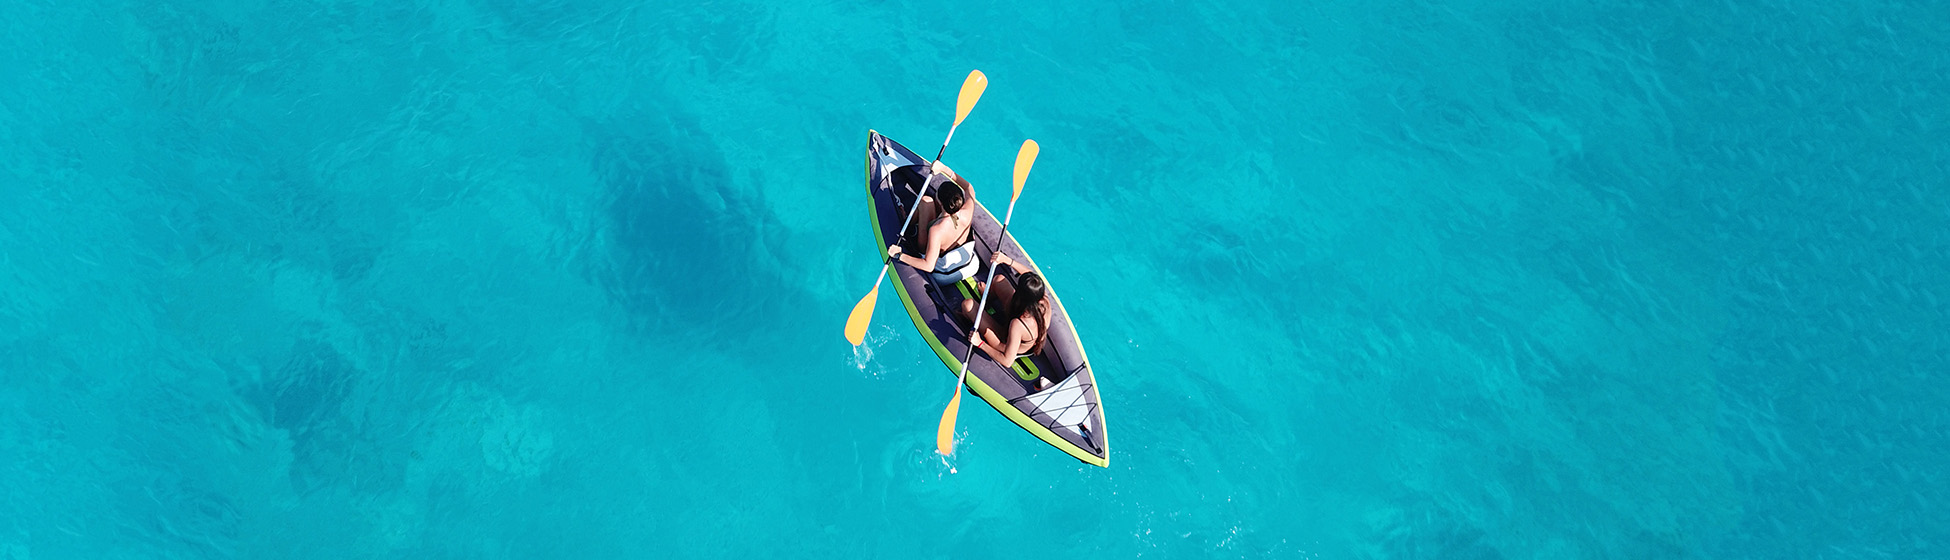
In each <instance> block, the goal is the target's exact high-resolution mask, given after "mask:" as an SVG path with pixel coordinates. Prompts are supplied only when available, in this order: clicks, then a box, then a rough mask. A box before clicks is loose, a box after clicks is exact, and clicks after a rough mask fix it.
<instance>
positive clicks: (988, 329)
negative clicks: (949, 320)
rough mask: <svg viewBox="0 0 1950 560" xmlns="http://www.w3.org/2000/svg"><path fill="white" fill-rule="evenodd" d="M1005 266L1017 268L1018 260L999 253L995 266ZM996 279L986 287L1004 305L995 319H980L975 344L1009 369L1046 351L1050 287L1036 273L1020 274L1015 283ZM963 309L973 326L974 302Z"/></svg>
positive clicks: (983, 317)
mask: <svg viewBox="0 0 1950 560" xmlns="http://www.w3.org/2000/svg"><path fill="white" fill-rule="evenodd" d="M1005 265H1006V266H1008V267H1009V268H1010V269H1011V270H1015V269H1016V262H1015V260H1014V259H1011V258H1009V256H1008V255H1006V254H1002V253H997V254H996V255H995V266H997V267H1001V266H1005ZM996 279H997V280H998V281H997V282H995V283H994V285H993V286H987V287H985V288H986V289H988V290H990V292H989V293H990V296H991V300H992V301H996V302H1003V303H1002V306H1001V309H999V310H998V311H999V312H998V313H996V314H995V315H994V316H988V315H983V316H981V317H979V319H980V321H981V322H980V323H979V328H977V329H976V337H975V341H974V343H975V345H976V346H978V347H981V348H982V351H983V352H984V353H987V354H988V355H989V357H990V358H992V359H994V360H995V361H996V363H999V364H1003V366H1004V367H1008V365H1009V364H1010V363H1011V362H1014V361H1015V360H1016V358H1017V357H1020V356H1033V355H1035V354H1037V353H1039V352H1042V350H1043V343H1044V342H1045V341H1047V340H1049V323H1050V305H1049V300H1048V294H1047V291H1048V286H1046V285H1045V283H1044V281H1043V276H1042V275H1041V274H1037V273H1036V272H1035V271H1020V272H1019V273H1018V274H1016V275H1015V278H1014V280H1010V279H1008V278H1006V277H999V276H998V277H997V278H996ZM961 308H962V309H961V311H962V317H963V318H965V319H968V320H969V321H970V322H971V323H974V322H975V321H976V320H977V317H975V302H974V301H970V300H964V301H963V302H962V305H961ZM1004 321H1006V322H1004Z"/></svg>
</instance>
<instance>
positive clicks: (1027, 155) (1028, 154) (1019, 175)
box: [1009, 140, 1043, 204]
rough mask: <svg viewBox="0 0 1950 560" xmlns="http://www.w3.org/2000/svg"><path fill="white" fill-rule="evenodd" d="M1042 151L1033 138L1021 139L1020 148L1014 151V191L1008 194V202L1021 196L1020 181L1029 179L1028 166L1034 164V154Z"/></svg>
mask: <svg viewBox="0 0 1950 560" xmlns="http://www.w3.org/2000/svg"><path fill="white" fill-rule="evenodd" d="M1042 151H1043V148H1042V147H1041V146H1037V145H1036V141H1035V140H1023V141H1022V149H1021V150H1018V151H1017V152H1016V193H1015V194H1012V195H1009V203H1010V204H1014V203H1015V202H1016V199H1018V198H1022V182H1023V181H1027V180H1029V168H1031V167H1035V166H1036V154H1037V153H1039V152H1042Z"/></svg>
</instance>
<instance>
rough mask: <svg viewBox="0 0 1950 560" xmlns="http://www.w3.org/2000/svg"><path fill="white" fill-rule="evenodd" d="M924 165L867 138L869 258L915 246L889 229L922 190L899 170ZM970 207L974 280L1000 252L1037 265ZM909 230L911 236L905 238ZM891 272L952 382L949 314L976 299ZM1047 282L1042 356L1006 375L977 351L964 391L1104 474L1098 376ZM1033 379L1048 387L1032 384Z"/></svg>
mask: <svg viewBox="0 0 1950 560" xmlns="http://www.w3.org/2000/svg"><path fill="white" fill-rule="evenodd" d="M927 163H928V161H927V159H925V158H923V157H921V156H920V155H918V154H916V153H914V152H913V151H911V150H908V149H907V148H906V147H905V146H902V145H900V144H899V143H898V142H895V141H893V140H891V139H888V138H887V137H885V136H881V135H880V133H878V132H874V131H869V132H868V133H867V194H868V199H869V204H868V207H869V211H870V214H871V215H872V224H873V232H874V239H875V241H876V245H875V251H876V253H878V254H885V251H886V248H887V246H888V245H892V244H894V243H897V242H902V241H905V242H906V245H904V247H906V248H908V249H912V248H914V245H913V241H912V240H903V239H902V238H901V236H900V232H898V231H895V229H896V228H899V227H901V224H902V222H903V221H904V220H905V219H906V218H907V216H908V211H909V209H910V208H911V207H910V206H909V204H912V201H913V199H914V196H915V191H916V190H918V188H919V185H916V184H912V181H911V180H910V181H903V180H902V179H900V178H903V177H905V178H908V179H914V178H919V176H920V175H919V174H918V173H914V174H908V173H907V172H900V173H897V172H896V171H898V170H901V169H902V168H907V169H908V170H909V171H918V170H919V169H921V168H920V167H917V166H924V165H926V164H927ZM977 192H979V188H978V189H977ZM971 202H974V203H975V205H976V207H975V227H974V230H975V240H974V241H971V243H975V244H976V246H975V249H976V254H977V257H978V258H979V260H980V262H981V263H982V268H981V269H980V271H979V272H978V274H977V275H976V278H987V277H988V275H989V273H990V269H989V266H988V263H990V262H992V261H993V258H994V254H995V252H996V251H998V250H999V251H1001V252H1003V253H1004V254H1007V255H1009V256H1010V257H1011V258H1014V259H1015V260H1017V261H1018V262H1021V263H1025V264H1026V265H1028V266H1029V267H1031V268H1036V266H1035V261H1034V260H1032V259H1031V258H1029V255H1028V254H1027V253H1026V252H1025V251H1023V250H1022V246H1021V245H1019V244H1017V243H1016V241H1015V238H1014V236H1012V235H1011V236H1004V237H1002V238H1001V239H999V240H998V235H1000V234H1002V233H1003V232H1002V231H1001V230H1002V224H1001V223H1000V222H998V221H997V220H996V217H995V215H994V214H991V213H990V212H989V211H988V209H987V208H985V207H982V206H981V203H980V202H979V201H975V200H973V197H971ZM915 229H917V228H915V227H910V228H909V231H910V233H912V232H913V231H914V230H915ZM891 269H892V270H891V272H892V274H890V277H892V278H893V280H894V288H895V290H894V293H895V294H898V295H899V297H900V300H901V305H902V307H905V308H906V310H907V315H908V318H909V319H910V320H912V321H913V322H914V326H915V328H916V329H918V330H919V331H920V332H921V335H922V337H923V338H925V339H927V341H928V345H929V346H930V347H931V348H932V349H933V350H934V353H935V356H936V357H939V358H940V359H941V363H942V365H944V366H946V368H947V370H948V373H949V374H950V375H954V374H957V373H959V372H960V371H961V366H962V361H961V358H962V356H965V355H968V326H967V325H966V324H965V323H963V322H962V319H961V318H960V317H958V316H956V315H957V314H956V313H955V311H956V310H958V309H959V307H958V306H959V305H960V302H961V301H962V300H963V299H976V298H979V297H980V294H979V293H978V292H974V291H973V290H972V289H971V288H972V282H967V283H961V284H960V285H956V284H949V285H946V286H943V285H937V284H935V283H934V282H933V281H932V280H930V279H929V277H928V274H927V273H926V272H924V271H921V270H917V269H915V268H914V267H911V266H907V265H906V264H904V263H901V262H899V261H898V260H897V261H895V262H894V263H893V264H892V266H891ZM1039 270H1040V269H1039ZM1044 280H1045V283H1046V285H1047V286H1048V289H1047V293H1048V297H1049V302H1050V306H1051V321H1050V326H1049V327H1050V328H1049V330H1050V337H1049V340H1048V341H1047V342H1046V343H1045V344H1044V348H1043V351H1042V352H1041V353H1039V354H1038V355H1037V356H1034V357H1030V358H1026V359H1021V360H1017V362H1016V363H1015V364H1009V365H1007V366H1005V365H1003V364H998V363H996V362H995V360H994V359H992V358H990V357H988V356H987V355H986V354H984V353H981V352H976V353H975V355H974V358H973V359H972V360H971V363H970V365H969V371H968V381H967V385H968V389H969V392H970V393H971V394H974V395H975V396H977V397H980V398H981V399H982V401H983V402H987V403H988V404H989V406H991V407H993V408H995V410H996V411H997V412H1001V413H1002V415H1003V417H1005V418H1008V419H1009V420H1010V421H1011V422H1014V423H1015V424H1016V425H1017V426H1018V427H1020V428H1022V429H1023V430H1024V431H1027V432H1029V433H1030V434H1032V435H1035V436H1036V437H1037V438H1038V439H1041V440H1043V441H1044V442H1045V443H1048V444H1049V445H1050V446H1052V447H1055V448H1057V449H1059V450H1062V451H1063V452H1064V453H1067V454H1069V455H1070V456H1071V457H1074V458H1076V459H1077V460H1079V461H1083V462H1085V463H1089V464H1092V465H1097V466H1100V467H1107V466H1109V465H1110V444H1109V438H1108V433H1107V431H1106V430H1105V426H1104V410H1103V405H1102V402H1101V401H1100V399H1099V398H1098V385H1097V382H1096V375H1095V372H1094V371H1093V369H1092V368H1091V364H1090V360H1089V357H1088V356H1087V355H1086V354H1085V353H1084V350H1083V344H1082V341H1081V340H1080V339H1079V338H1078V336H1077V334H1076V329H1075V326H1074V325H1073V324H1072V323H1071V322H1070V317H1069V314H1068V313H1067V312H1066V311H1065V310H1064V308H1063V305H1062V300H1061V298H1059V297H1057V283H1056V282H1055V281H1053V280H1050V279H1049V278H1048V275H1047V274H1045V275H1044ZM1039 380H1047V382H1048V383H1047V385H1039V383H1038V381H1039Z"/></svg>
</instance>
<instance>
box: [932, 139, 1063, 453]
mask: <svg viewBox="0 0 1950 560" xmlns="http://www.w3.org/2000/svg"><path fill="white" fill-rule="evenodd" d="M1040 151H1042V148H1040V147H1038V146H1037V145H1036V141H1035V140H1023V141H1022V149H1021V150H1019V151H1017V152H1016V191H1015V192H1014V193H1012V194H1010V195H1009V211H1008V213H1006V214H1003V215H1002V233H1000V234H997V235H996V236H995V251H996V252H997V253H1000V252H1002V240H1003V239H1006V238H1007V237H1008V235H1009V220H1012V219H1015V217H1016V199H1018V198H1022V183H1023V181H1024V180H1027V179H1029V168H1030V167H1033V166H1035V165H1036V154H1037V153H1038V152H1040ZM991 260H993V259H991ZM993 288H995V267H994V266H993V265H991V266H989V276H988V281H987V282H983V283H982V299H981V301H979V302H977V303H976V304H975V321H974V322H975V326H974V327H971V328H969V329H968V354H967V355H965V356H962V359H961V373H958V374H956V375H955V396H954V397H953V398H950V399H948V408H947V409H946V410H942V411H941V426H939V427H937V428H935V432H934V450H935V452H937V453H940V454H942V455H951V454H953V453H954V452H955V415H957V414H959V413H960V412H961V386H962V384H963V383H966V382H967V381H968V362H969V360H973V359H975V341H976V338H975V337H977V336H979V335H980V334H981V332H982V310H983V308H984V307H986V306H987V305H988V303H989V290H990V289H993ZM1005 336H1006V334H1005ZM1002 367H1005V368H1006V367H1009V365H1008V364H1002Z"/></svg>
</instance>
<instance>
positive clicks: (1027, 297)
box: [1008, 272, 1048, 322]
mask: <svg viewBox="0 0 1950 560" xmlns="http://www.w3.org/2000/svg"><path fill="white" fill-rule="evenodd" d="M1047 289H1048V286H1045V285H1044V284H1043V276H1042V275H1040V274H1036V273H1034V272H1024V273H1022V275H1021V276H1017V277H1016V295H1015V296H1014V297H1011V298H1009V315H1008V316H1009V318H1010V320H1015V318H1017V317H1021V316H1023V315H1026V314H1028V313H1029V311H1030V310H1031V309H1035V307H1036V304H1039V303H1042V302H1043V292H1044V291H1045V290H1047ZM1036 317H1037V318H1038V319H1037V320H1038V321H1039V322H1040V321H1041V317H1042V314H1041V313H1038V314H1037V315H1036Z"/></svg>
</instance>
